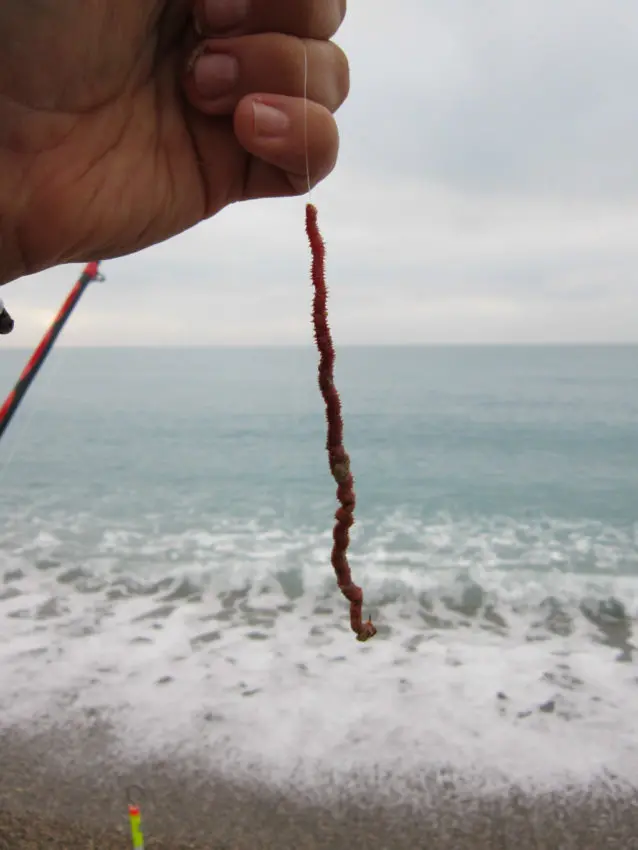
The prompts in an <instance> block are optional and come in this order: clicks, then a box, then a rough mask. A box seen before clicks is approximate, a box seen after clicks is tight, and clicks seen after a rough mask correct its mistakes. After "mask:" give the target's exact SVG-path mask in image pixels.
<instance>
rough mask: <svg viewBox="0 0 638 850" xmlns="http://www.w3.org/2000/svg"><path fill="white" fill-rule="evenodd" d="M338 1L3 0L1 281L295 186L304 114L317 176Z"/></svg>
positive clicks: (323, 160) (341, 75)
mask: <svg viewBox="0 0 638 850" xmlns="http://www.w3.org/2000/svg"><path fill="white" fill-rule="evenodd" d="M194 5H195V8H193V6H194ZM242 8H243V12H242ZM344 14H345V0H245V2H241V0H3V2H2V3H0V245H1V249H0V284H1V283H6V282H7V281H8V280H11V279H14V278H16V277H19V276H21V275H23V274H30V273H32V272H35V271H39V270H41V269H43V268H46V267H49V266H52V265H56V264H59V263H64V262H71V261H87V260H90V259H107V258H109V257H115V256H121V255H123V254H127V253H131V252H133V251H138V250H140V249H141V248H145V247H147V246H149V245H152V244H154V243H156V242H160V241H162V240H164V239H167V238H168V237H170V236H173V235H175V234H177V233H179V232H181V231H183V230H185V229H187V228H189V227H191V226H192V225H194V224H196V223H198V222H200V221H202V220H203V219H205V218H208V217H210V216H212V215H214V214H215V213H217V212H218V211H219V210H221V209H222V208H223V207H224V206H226V205H228V204H231V203H233V202H235V201H243V200H249V199H254V198H266V197H273V196H287V195H294V194H300V193H303V192H304V191H305V190H306V188H307V182H306V145H305V140H306V133H305V129H306V124H305V120H306V119H307V139H308V157H309V164H310V172H311V177H312V183H317V182H318V181H320V180H322V179H323V178H324V177H326V176H327V175H328V174H329V173H330V171H331V170H332V168H333V167H334V164H335V161H336V157H337V150H338V133H337V128H336V125H335V122H334V119H333V117H332V114H331V113H332V112H334V111H336V110H337V109H338V108H339V106H340V105H341V104H342V102H343V100H344V99H345V97H346V96H347V93H348V65H347V61H346V59H345V57H344V55H343V53H342V52H341V51H340V50H339V49H338V48H337V47H336V46H335V45H334V44H332V43H331V42H330V41H329V39H330V38H331V37H332V36H333V35H334V33H335V32H336V30H337V29H338V27H339V26H340V24H341V21H342V20H343V16H344ZM194 22H196V23H194ZM305 49H306V50H307V58H308V70H309V73H308V99H309V102H308V104H307V107H305V106H304V101H303V91H304V89H303V85H304V56H305V54H304V50H305Z"/></svg>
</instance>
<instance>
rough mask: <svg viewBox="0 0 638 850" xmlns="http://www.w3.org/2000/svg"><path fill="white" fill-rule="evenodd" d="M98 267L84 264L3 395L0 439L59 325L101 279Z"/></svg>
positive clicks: (57, 335)
mask: <svg viewBox="0 0 638 850" xmlns="http://www.w3.org/2000/svg"><path fill="white" fill-rule="evenodd" d="M99 267H100V263H99V262H91V263H88V264H87V265H86V266H85V267H84V271H83V272H82V274H81V275H80V277H79V278H78V280H77V281H76V283H75V285H74V286H73V289H72V290H71V291H70V292H69V294H68V295H67V297H66V300H65V302H64V304H63V305H62V306H61V307H60V309H59V311H58V314H57V315H56V317H55V319H54V320H53V321H52V322H51V324H50V325H49V328H48V330H47V332H46V333H45V334H44V336H43V337H42V339H41V340H40V344H39V345H38V347H37V348H36V350H35V351H34V352H33V354H32V355H31V357H30V358H29V360H28V361H27V365H26V366H25V367H24V369H23V370H22V374H21V375H20V377H19V378H18V381H17V383H16V385H15V386H14V388H13V389H12V390H11V392H10V393H9V395H8V396H7V397H6V399H5V401H4V404H3V405H2V407H0V439H2V436H3V435H4V432H5V431H6V430H7V428H8V426H9V423H10V422H11V420H12V419H13V417H14V415H15V412H16V410H17V409H18V407H19V406H20V402H21V401H22V399H23V398H24V397H25V395H26V393H27V390H28V389H29V387H30V386H31V384H32V383H33V380H34V378H35V377H36V375H37V374H38V372H39V371H40V369H41V368H42V364H43V363H44V361H45V360H46V359H47V357H48V356H49V354H50V352H51V349H52V348H53V346H54V345H55V341H56V339H57V338H58V337H59V335H60V333H61V331H62V328H63V327H64V326H65V325H66V323H67V321H68V319H69V317H70V315H71V313H72V312H73V310H74V309H75V307H76V306H77V303H78V301H79V300H80V298H81V297H82V295H83V294H84V291H85V289H86V288H87V286H88V285H89V284H90V283H93V281H94V280H100V281H101V280H104V277H103V275H102V274H100V271H99Z"/></svg>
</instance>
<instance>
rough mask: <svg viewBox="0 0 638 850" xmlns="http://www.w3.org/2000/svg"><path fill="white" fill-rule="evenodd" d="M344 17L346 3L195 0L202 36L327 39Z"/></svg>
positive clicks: (329, 0) (331, 0) (335, 0)
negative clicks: (266, 34) (274, 35)
mask: <svg viewBox="0 0 638 850" xmlns="http://www.w3.org/2000/svg"><path fill="white" fill-rule="evenodd" d="M345 14H346V0H196V2H195V7H194V15H195V21H196V25H197V28H198V31H199V32H200V33H201V34H202V35H206V36H219V35H222V34H223V35H231V34H232V35H247V34H250V33H259V32H282V33H287V34H289V35H296V36H299V37H300V38H317V39H328V38H332V36H333V35H334V34H335V33H336V32H337V30H338V29H339V27H340V26H341V24H342V22H343V19H344V16H345Z"/></svg>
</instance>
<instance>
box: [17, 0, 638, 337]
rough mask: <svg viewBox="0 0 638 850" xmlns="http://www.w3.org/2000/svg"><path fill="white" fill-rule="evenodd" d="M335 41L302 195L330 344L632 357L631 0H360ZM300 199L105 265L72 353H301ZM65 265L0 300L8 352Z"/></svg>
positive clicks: (235, 214)
mask: <svg viewBox="0 0 638 850" xmlns="http://www.w3.org/2000/svg"><path fill="white" fill-rule="evenodd" d="M394 10H396V11H394ZM339 42H340V44H341V45H342V46H343V47H344V48H345V49H346V51H347V53H348V55H349V57H350V60H351V68H352V94H351V97H350V99H349V101H348V102H347V104H346V105H345V106H344V107H343V109H342V110H341V112H340V113H339V121H340V128H341V133H342V154H341V159H340V163H339V165H338V167H337V169H336V171H335V172H334V173H333V175H332V176H331V177H330V178H328V180H327V181H326V182H325V183H324V184H322V186H321V187H320V188H319V189H317V190H315V192H314V193H313V200H314V201H315V203H316V204H317V205H318V207H319V211H320V217H321V222H322V227H323V230H324V235H325V237H326V240H327V242H328V249H329V265H328V275H329V283H330V285H331V303H330V308H331V318H332V325H333V329H334V333H335V337H336V342H337V344H348V343H349V344H357V343H367V344H369V343H407V342H412V343H459V342H460V343H472V342H546V341H550V342H579V341H598V342H638V97H637V95H636V85H637V83H636V81H637V80H638V49H637V48H636V46H637V45H638V3H637V2H636V0H613V2H610V0H595V2H594V0H560V2H556V0H535V2H533V3H532V2H531V0H481V2H480V3H479V2H477V1H476V0H436V2H435V0H394V2H388V0H350V4H349V15H348V20H347V23H346V24H345V25H344V28H343V30H342V31H341V33H340V36H339ZM311 72H312V69H311ZM303 204H304V200H303V199H293V200H285V201H259V202H254V203H253V204H244V205H240V206H236V207H233V208H231V209H229V210H226V211H224V212H222V213H221V214H220V215H219V216H217V217H216V218H214V219H212V220H211V221H210V222H208V223H206V224H203V225H201V226H199V227H198V228H195V229H194V230H193V231H191V232H189V233H187V234H185V235H183V236H181V237H178V238H176V239H174V240H172V241H171V242H169V243H166V244H165V245H162V246H159V247H157V248H154V249H151V250H148V251H146V252H144V253H142V254H140V255H137V256H135V257H130V258H127V259H124V260H120V261H115V262H109V263H107V264H106V265H105V266H104V272H105V273H106V275H107V277H108V282H107V283H105V284H100V285H96V286H94V287H92V288H91V289H90V290H89V292H88V293H87V296H86V297H85V300H84V301H83V303H82V304H81V306H80V308H79V309H78V311H77V313H76V314H75V315H74V317H73V318H72V320H71V322H70V324H69V326H68V329H67V330H66V331H65V333H64V336H63V338H62V340H61V342H62V344H69V345H86V344H89V345H120V344H124V345H158V344H164V345H176V346H183V345H192V344H197V345H207V344H214V345H225V344H233V345H236V344H238V345H245V344H248V345H252V344H273V343H274V344H277V343H280V344H289V343H292V344H299V343H301V344H304V343H310V342H311V341H312V334H311V329H310V324H309V322H310V320H309V305H310V298H311V292H310V286H309V283H308V257H307V248H306V241H305V234H304V230H303ZM77 271H78V267H75V266H72V267H66V268H61V269H55V270H52V271H49V272H47V273H45V274H41V275H36V276H34V277H32V278H29V279H25V280H22V281H20V282H16V283H15V284H11V285H9V286H7V287H5V288H4V289H3V291H2V297H3V298H4V300H5V302H6V303H7V306H8V307H9V308H10V310H11V312H12V313H13V314H14V317H15V319H16V330H15V332H14V334H13V335H12V336H11V337H7V338H5V340H3V343H2V345H3V346H6V345H13V346H28V347H32V346H33V345H35V343H36V342H37V340H38V338H39V336H40V334H41V332H42V331H43V330H44V328H45V327H46V324H47V323H48V321H49V320H50V318H51V316H52V314H53V312H54V311H55V309H56V308H57V306H58V305H59V303H60V301H61V300H62V298H63V297H64V294H65V293H66V291H67V289H68V288H69V286H70V285H71V284H72V283H73V279H74V277H75V275H76V272H77Z"/></svg>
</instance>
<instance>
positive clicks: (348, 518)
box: [306, 204, 377, 641]
mask: <svg viewBox="0 0 638 850" xmlns="http://www.w3.org/2000/svg"><path fill="white" fill-rule="evenodd" d="M306 233H307V234H308V240H309V242H310V250H311V251H312V284H313V288H314V299H313V305H312V321H313V326H314V332H315V341H316V343H317V348H318V350H319V389H320V390H321V395H322V397H323V400H324V403H325V405H326V421H327V424H328V437H327V441H326V449H327V451H328V461H329V463H330V472H331V473H332V476H333V478H334V480H335V481H336V482H337V499H338V501H339V505H340V507H339V508H337V512H336V514H335V519H336V524H335V527H334V531H333V533H332V536H333V540H334V544H333V547H332V557H331V561H332V566H333V567H334V571H335V573H336V576H337V583H338V585H339V589H340V590H341V592H342V593H343V595H344V596H345V597H346V599H347V600H348V601H349V602H350V625H351V627H352V630H353V632H355V634H356V635H357V640H360V641H366V640H368V639H369V638H371V637H374V635H375V634H376V633H377V630H376V629H375V627H374V626H373V625H372V622H371V620H366V622H363V616H362V612H363V591H362V590H361V588H360V587H357V585H356V584H354V582H353V581H352V573H351V572H350V565H349V564H348V557H347V552H348V544H349V543H350V528H351V527H352V525H353V523H354V508H355V503H356V498H355V494H354V478H353V477H352V472H351V471H350V458H349V457H348V454H347V452H346V450H345V449H344V447H343V419H342V418H341V399H340V398H339V393H338V392H337V388H336V387H335V383H334V362H335V351H334V346H333V344H332V336H331V333H330V328H329V326H328V315H327V306H328V290H327V287H326V275H325V259H326V247H325V244H324V241H323V238H322V236H321V233H320V231H319V225H318V223H317V209H316V207H315V206H313V204H308V205H307V206H306Z"/></svg>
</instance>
